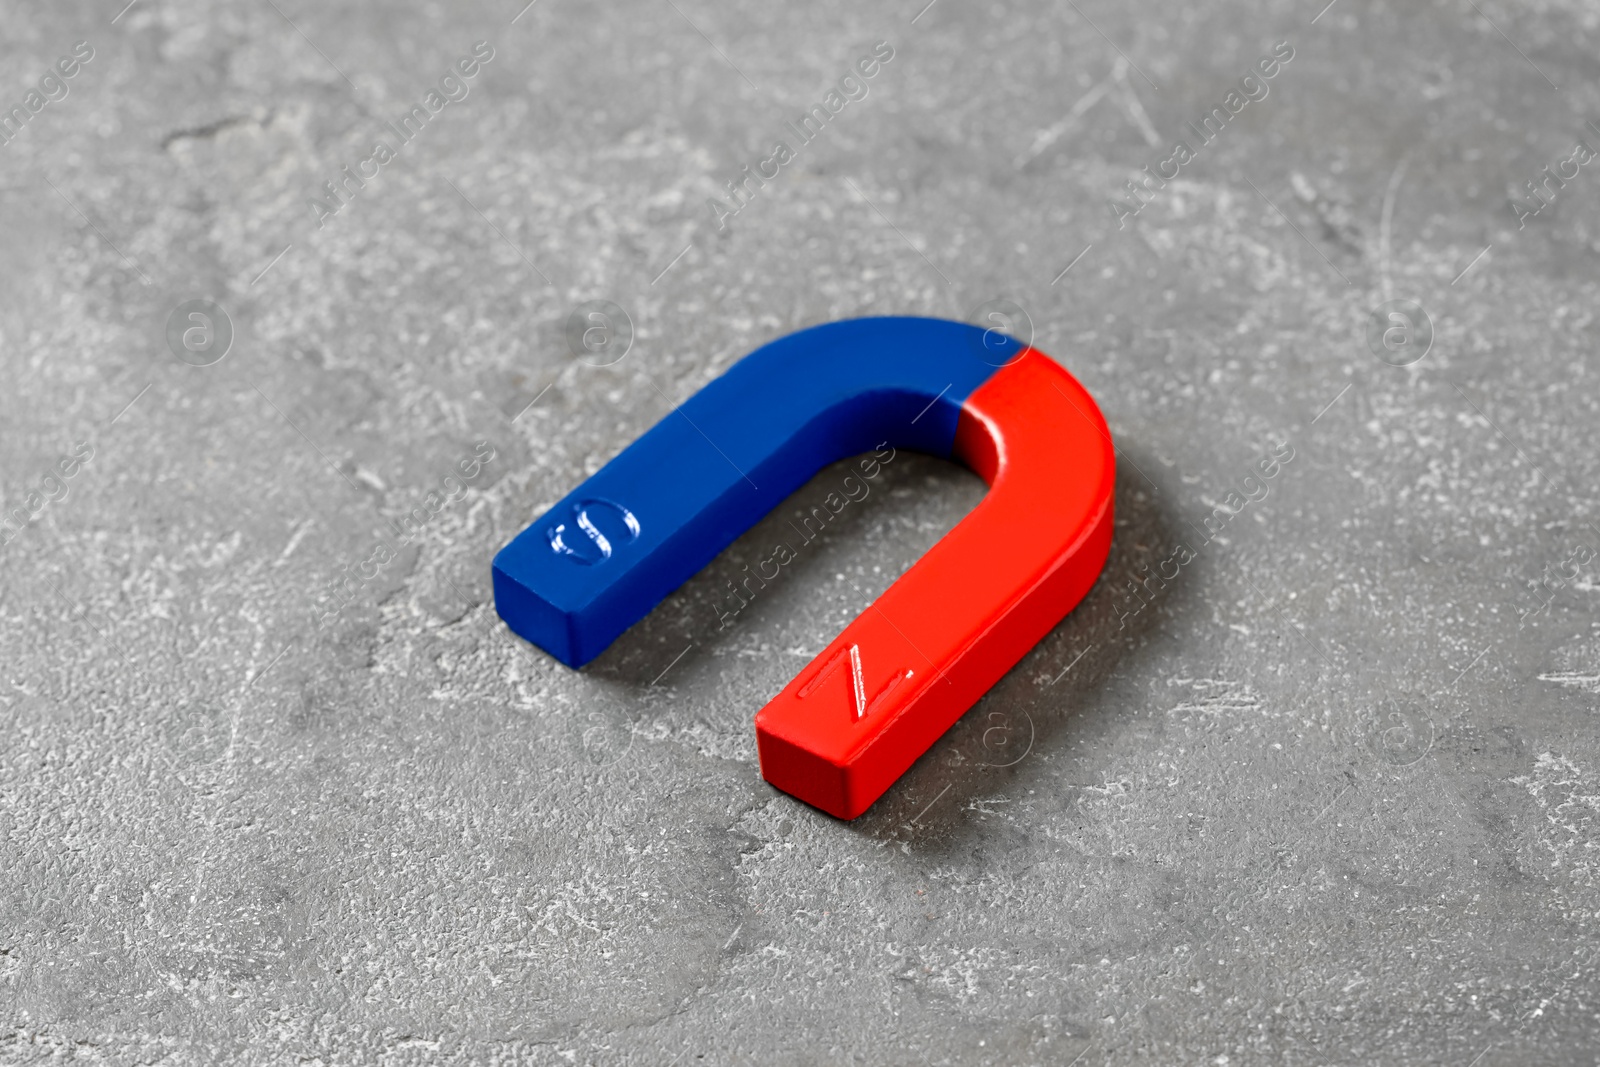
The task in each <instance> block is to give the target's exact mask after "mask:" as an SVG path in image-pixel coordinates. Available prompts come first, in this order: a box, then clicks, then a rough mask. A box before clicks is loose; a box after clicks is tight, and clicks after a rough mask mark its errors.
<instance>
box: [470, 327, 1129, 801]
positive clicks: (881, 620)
mask: <svg viewBox="0 0 1600 1067" xmlns="http://www.w3.org/2000/svg"><path fill="white" fill-rule="evenodd" d="M885 444H887V445H890V446H893V447H894V448H897V449H898V448H907V449H912V450H914V451H919V452H927V453H931V454H932V455H936V456H943V457H946V458H954V459H959V460H960V461H961V462H963V463H965V464H966V465H967V466H968V467H970V468H972V470H973V471H975V472H976V473H977V474H978V475H979V476H980V477H982V478H983V480H984V481H985V482H987V483H988V484H989V492H988V494H987V495H986V496H985V497H984V498H983V500H982V501H981V502H979V504H978V506H977V507H975V508H973V510H972V512H971V513H970V514H969V515H967V517H966V518H964V519H962V520H961V522H959V523H958V524H957V525H956V526H955V528H954V529H952V530H951V531H950V532H949V533H948V534H946V535H945V536H944V537H943V538H942V539H941V540H940V541H939V542H938V543H937V544H935V545H934V546H933V547H932V548H930V549H928V551H927V552H926V553H925V554H924V555H923V556H922V558H921V559H919V560H918V561H917V562H916V563H915V564H913V565H912V566H911V568H910V569H909V570H907V571H906V572H905V574H903V575H901V576H900V578H899V580H898V581H896V582H895V583H894V584H893V585H891V586H890V587H889V588H888V589H887V590H886V591H885V592H884V593H883V595H882V596H880V597H879V598H878V599H877V600H876V601H875V602H874V603H873V604H872V605H871V606H870V607H868V608H867V610H866V611H864V612H862V613H861V615H860V616H858V617H857V618H856V619H855V621H853V622H851V623H850V625H849V626H847V627H845V629H844V632H843V633H841V634H840V635H839V636H838V637H836V638H834V640H833V641H832V642H831V643H829V645H828V646H827V647H826V648H824V649H823V650H822V652H821V654H820V655H818V656H817V658H816V659H814V660H812V662H811V663H810V665H809V666H807V667H806V669H805V670H803V671H801V672H800V673H799V675H797V676H796V677H795V678H794V680H793V681H791V682H790V683H789V684H788V685H787V686H785V687H784V689H783V690H782V691H781V692H780V693H778V694H777V695H776V696H775V697H773V698H772V700H771V701H770V702H769V703H768V704H767V706H766V707H764V708H763V709H762V710H761V711H760V713H759V714H757V715H756V719H755V725H756V743H757V751H758V752H759V754H760V759H761V774H762V777H764V778H765V779H766V780H767V781H768V782H770V783H772V784H773V785H775V786H777V787H778V788H779V789H782V790H783V791H784V792H786V793H789V794H791V795H793V796H795V797H798V798H799V799H801V800H803V801H805V802H806V803H808V804H811V805H813V806H815V807H818V808H821V809H822V810H823V811H826V812H828V813H830V814H832V815H836V816H838V817H839V818H843V819H853V818H855V817H856V816H857V815H860V814H861V813H862V812H863V811H865V810H866V809H867V808H868V807H869V806H870V805H871V804H872V802H873V801H874V800H876V799H877V798H878V797H879V796H881V795H882V794H883V792H884V791H885V790H886V789H888V788H889V786H891V785H892V784H894V781H895V780H896V779H897V778H899V777H900V775H901V774H902V773H904V772H905V770H906V768H908V767H910V766H911V764H912V763H913V762H915V761H916V759H917V757H918V756H920V755H922V753H924V752H926V751H927V749H928V747H929V746H930V745H932V744H933V742H934V741H936V740H937V739H938V738H939V737H940V735H942V734H943V733H944V732H945V730H947V729H949V727H950V726H951V724H953V723H954V722H955V721H956V720H957V719H958V718H960V717H961V713H962V712H964V711H966V710H967V708H969V707H971V706H972V705H973V704H974V703H975V702H976V701H977V700H978V698H979V697H981V696H982V695H983V694H984V693H985V692H986V691H987V690H988V689H989V687H990V686H992V685H993V684H994V683H995V682H996V681H998V680H999V678H1000V676H1001V675H1003V674H1005V672H1006V671H1008V670H1010V669H1011V667H1012V666H1013V665H1014V664H1015V663H1016V662H1017V661H1018V660H1019V659H1021V658H1022V656H1023V655H1024V654H1026V653H1027V651H1028V650H1029V649H1030V648H1032V647H1033V646H1034V644H1035V643H1037V642H1038V641H1039V639H1040V638H1042V637H1044V635H1045V634H1047V633H1048V632H1049V631H1050V630H1051V629H1052V628H1053V627H1054V626H1055V625H1056V624H1057V623H1058V622H1060V621H1061V619H1062V618H1063V617H1064V616H1065V615H1066V614H1067V612H1069V611H1071V610H1072V608H1073V607H1074V606H1076V605H1077V603H1078V601H1080V600H1081V599H1083V596H1084V594H1085V593H1087V592H1088V591H1089V588H1090V587H1091V586H1092V585H1093V584H1094V582H1095V579H1096V578H1097V577H1098V576H1099V574H1100V569H1101V567H1102V566H1103V565H1104V563H1105V559H1106V555H1107V553H1108V552H1109V551H1110V548H1111V525H1112V523H1111V519H1112V484H1113V481H1114V476H1115V473H1116V459H1115V455H1114V452H1113V449H1112V444H1111V436H1110V433H1109V431H1108V430H1107V428H1106V424H1105V420H1104V419H1103V418H1102V417H1101V415H1100V409H1099V408H1098V407H1097V406H1096V404H1095V402H1094V399H1093V398H1092V397H1090V395H1089V393H1088V391H1087V390H1085V389H1084V388H1083V386H1081V385H1079V384H1078V381H1077V379H1076V378H1074V377H1073V376H1072V375H1070V374H1068V373H1067V372H1066V371H1065V370H1063V369H1062V368H1061V367H1060V366H1059V365H1057V364H1056V363H1055V362H1054V361H1052V360H1051V359H1050V358H1049V357H1048V356H1046V355H1044V354H1043V353H1041V352H1039V351H1037V350H1036V349H1033V348H1031V347H1024V346H1022V345H1020V344H1018V343H1017V342H1016V341H1014V340H1012V339H1011V338H1009V337H1006V336H1004V335H1003V334H1000V333H998V332H996V331H993V330H989V331H985V330H981V329H979V328H978V327H975V326H968V325H965V324H963V323H956V322H947V321H944V320H942V319H923V318H867V319H852V320H848V321H845V322H836V323H829V324H827V325H824V326H815V327H812V328H810V329H806V330H801V331H799V332H797V333H793V334H790V335H789V336H787V337H783V338H780V339H778V340H776V341H773V342H771V343H770V344H767V345H763V346H762V347H761V348H758V349H756V350H755V351H754V352H752V353H750V354H749V355H748V356H745V357H744V358H743V359H741V360H740V361H739V362H738V363H735V364H734V365H733V366H732V367H730V368H729V369H728V371H727V372H726V373H724V374H723V375H722V376H721V377H719V378H717V379H716V380H714V381H712V382H711V383H709V384H708V385H706V386H705V388H703V389H701V390H700V391H699V392H698V393H696V394H695V395H694V396H692V397H690V398H689V399H688V400H686V401H684V402H683V403H682V404H681V405H679V406H678V407H677V408H676V409H675V410H674V411H673V412H672V413H670V414H668V415H667V416H666V417H665V418H663V419H662V420H661V421H660V422H659V423H657V424H656V425H655V426H654V427H652V428H651V429H650V430H649V431H648V432H646V433H645V434H644V435H643V436H642V437H640V438H639V439H638V440H637V441H635V442H633V444H631V445H629V446H628V447H627V448H625V449H624V450H623V451H622V452H621V453H620V454H619V455H618V456H617V457H616V458H615V459H613V460H612V461H611V462H610V463H607V464H606V465H605V466H604V467H602V468H601V469H600V470H599V471H598V472H596V473H595V474H594V475H593V476H591V477H590V478H589V479H588V480H587V481H585V482H584V483H583V484H582V485H580V486H579V487H578V488H577V489H575V490H574V491H573V492H572V493H571V494H570V495H568V496H567V497H566V499H564V500H562V501H561V502H560V503H558V504H556V506H555V507H553V508H551V509H550V510H549V511H547V512H546V513H545V514H544V515H543V516H542V517H540V518H539V519H538V520H537V521H536V522H534V523H533V525H531V526H529V527H528V528H527V529H525V530H523V531H522V533H520V534H518V535H517V536H516V538H514V539H513V540H512V541H511V543H510V544H508V545H506V546H505V548H503V549H501V550H500V552H499V554H498V555H496V556H495V560H494V598H495V609H496V610H497V611H499V613H500V617H501V618H502V619H504V620H505V622H506V625H507V626H509V627H510V628H511V629H512V630H514V631H515V632H516V633H518V634H520V635H521V636H523V637H525V638H527V639H528V640H529V641H531V642H533V643H534V644H536V645H538V646H539V647H541V648H543V649H544V650H545V651H547V652H549V653H550V654H551V655H553V656H555V657H556V658H557V659H559V660H561V661H562V662H563V663H565V664H567V665H568V666H571V667H581V666H582V665H583V664H585V663H587V662H589V661H590V660H591V659H593V658H594V657H595V656H597V655H599V654H600V653H601V652H602V651H604V650H605V648H606V647H607V646H608V645H610V644H611V642H612V641H613V640H615V639H616V638H617V637H618V636H619V635H620V634H621V633H622V632H623V631H624V630H626V629H627V628H628V627H630V626H632V625H633V624H634V623H635V622H637V621H638V620H639V619H641V618H643V617H644V616H645V615H647V614H648V613H649V612H650V610H651V609H652V608H654V607H655V606H656V604H658V603H660V602H661V600H662V599H663V598H664V597H666V596H667V595H668V594H669V593H671V592H672V591H673V590H674V589H676V588H677V587H678V586H679V585H681V584H683V582H684V581H686V580H687V579H688V578H690V577H691V576H692V575H694V574H695V573H696V572H697V571H699V570H700V569H701V568H702V567H704V566H705V565H706V564H707V563H709V562H710V561H711V560H712V559H713V558H715V557H716V555H717V553H719V552H721V551H722V550H723V549H724V548H726V547H727V546H728V545H729V544H731V543H732V542H733V541H734V539H736V538H737V537H738V536H739V535H740V534H742V533H744V532H745V531H746V530H748V529H749V528H750V527H751V526H753V525H755V523H756V522H758V521H759V520H760V519H761V518H762V517H763V516H765V515H766V514H767V513H768V512H769V511H771V510H772V509H773V508H774V507H776V506H777V505H778V504H780V503H781V502H782V501H783V500H784V499H785V498H787V497H788V496H789V495H790V494H791V493H793V492H794V491H795V490H796V489H798V488H799V487H800V486H802V485H803V484H805V482H806V481H807V480H809V479H810V478H811V477H812V476H813V475H814V474H816V473H817V472H818V471H819V470H821V469H822V468H823V467H825V466H827V465H828V464H830V463H834V462H836V461H838V460H840V459H844V458H845V457H847V456H854V455H857V454H860V453H862V452H867V451H870V450H871V449H873V448H875V447H881V446H883V445H885Z"/></svg>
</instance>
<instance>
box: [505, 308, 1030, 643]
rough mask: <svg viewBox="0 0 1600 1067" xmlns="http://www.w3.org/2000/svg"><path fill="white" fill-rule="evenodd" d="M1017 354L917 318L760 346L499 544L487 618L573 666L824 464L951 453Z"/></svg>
mask: <svg viewBox="0 0 1600 1067" xmlns="http://www.w3.org/2000/svg"><path fill="white" fill-rule="evenodd" d="M1021 347H1022V346H1021V345H1019V344H1018V343H1017V342H1015V341H1013V340H1011V339H1010V338H1006V337H1003V336H1001V335H999V334H996V333H993V332H991V333H989V334H987V335H986V334H985V333H984V331H983V330H980V329H979V328H977V327H975V326H968V325H966V324H963V323H957V322H948V321H945V320H942V319H923V318H867V319H853V320H849V321H845V322H836V323H829V324H827V325H823V326H814V327H812V328H810V329H806V330H801V331H799V332H797V333H793V334H790V335H788V336H787V337H782V338H779V339H778V340H776V341H773V342H771V343H770V344H767V345H763V346H762V347H761V348H758V349H756V350H755V351H754V352H752V353H750V354H749V355H748V356H745V357H744V358H743V359H741V360H740V361H739V362H738V363H736V364H734V365H733V366H732V367H730V368H729V369H728V370H727V372H726V373H724V374H722V375H721V376H720V377H718V378H717V379H716V380H714V381H712V382H711V383H709V384H708V385H706V386H705V388H703V389H701V390H700V391H699V392H698V393H696V394H695V395H694V396H692V397H690V398H689V399H688V400H686V401H684V403H683V404H682V405H680V406H679V407H678V408H677V409H676V410H675V411H673V412H671V413H670V414H668V415H667V416H666V417H665V418H664V419H662V420H661V421H660V422H659V423H657V424H656V425H655V426H654V427H653V428H652V429H650V430H649V431H648V432H647V433H645V434H644V435H643V436H642V437H640V438H639V439H638V440H637V441H635V442H633V444H631V445H629V446H628V447H627V448H625V449H624V450H623V451H622V452H621V453H620V454H619V455H618V456H617V457H616V458H615V459H613V460H612V461H611V462H610V463H607V464H606V465H605V466H604V467H602V468H601V469H600V470H599V471H597V472H596V473H595V474H594V475H593V476H592V477H590V478H589V479H588V480H587V481H585V482H584V483H583V484H582V485H580V486H579V487H578V488H577V489H575V490H574V491H573V492H572V493H570V494H569V495H568V496H567V497H566V498H565V499H563V500H562V501H561V502H560V503H559V504H557V505H556V506H555V507H553V508H551V509H550V510H549V511H547V512H546V513H545V514H544V515H543V516H541V517H540V518H539V519H538V520H537V521H536V522H534V523H533V525H531V526H529V527H528V528H527V529H525V530H523V531H522V533H520V534H518V535H517V537H516V538H515V539H514V540H512V542H511V543H510V544H508V545H506V547H505V548H503V549H501V550H500V552H499V554H497V555H496V556H495V560H494V599H495V608H496V610H498V611H499V613H500V617H501V618H502V619H504V620H505V622H506V625H508V626H510V627H511V629H512V630H514V631H516V632H517V633H518V634H520V635H521V636H523V637H524V638H526V639H527V640H529V641H531V642H533V643H534V644H536V645H538V646H539V647H541V648H543V649H544V650H545V651H547V652H549V653H550V654H551V655H552V656H555V657H556V658H557V659H559V660H561V661H562V662H563V663H565V664H567V665H568V666H572V667H581V666H582V665H583V664H585V663H587V662H589V661H590V660H591V659H593V658H594V657H596V656H598V655H599V654H600V653H601V652H603V651H605V649H606V647H607V646H608V645H610V644H611V642H612V641H614V640H615V639H616V638H617V637H618V636H620V635H621V634H622V632H623V631H624V630H626V629H627V628H628V627H630V626H632V625H633V624H634V623H635V622H638V621H639V620H640V619H642V618H644V616H646V615H647V614H649V613H650V610H651V609H652V608H654V607H655V606H656V605H657V604H659V603H660V602H661V601H662V600H663V599H664V598H665V597H666V596H667V595H668V594H669V593H671V592H672V591H673V590H674V589H676V588H677V587H678V586H680V585H682V584H683V583H684V582H685V581H687V580H688V579H689V578H690V577H692V576H693V575H694V574H695V573H696V572H698V571H699V570H700V569H701V568H703V567H704V566H705V565H706V564H707V563H709V562H711V560H712V559H714V558H715V557H716V555H717V553H719V552H721V551H722V550H723V549H724V548H726V547H728V545H730V544H732V543H733V541H734V540H735V539H737V538H738V537H739V535H740V534H742V533H744V532H745V531H746V530H748V529H749V528H750V527H752V526H754V525H755V524H756V523H757V522H758V521H760V520H761V519H762V517H764V516H765V515H766V514H767V513H768V512H770V511H771V510H772V509H773V508H775V507H777V506H778V505H779V504H780V503H782V502H783V500H784V499H785V498H787V497H788V496H789V495H790V494H791V493H793V492H794V491H795V490H796V489H798V488H800V486H802V485H804V484H805V483H806V482H807V481H808V480H809V479H810V478H811V477H812V476H813V475H815V474H816V473H817V472H818V471H819V470H821V469H822V468H823V467H826V466H827V465H828V464H830V463H834V462H836V461H838V460H840V459H844V458H845V457H847V456H853V455H858V454H860V453H862V452H866V451H870V450H871V449H874V448H877V447H880V446H882V445H883V444H885V443H887V444H888V445H890V446H892V447H894V448H896V449H900V448H905V449H910V450H913V451H918V452H927V453H931V454H933V455H936V456H944V457H948V456H949V455H950V454H951V449H952V446H953V444H954V441H955V433H956V422H957V419H958V417H959V415H960V411H961V404H962V402H963V401H965V400H966V398H967V397H968V396H969V395H970V394H971V393H972V391H973V390H974V389H976V388H977V387H978V386H980V385H982V384H983V382H984V381H986V380H987V379H988V378H989V377H990V376H991V375H992V374H994V372H995V371H996V369H998V368H997V366H996V364H1000V363H1004V362H1005V361H1006V360H1008V359H1009V358H1010V357H1011V356H1013V355H1014V354H1015V353H1016V352H1017V351H1019V350H1020V349H1021Z"/></svg>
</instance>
